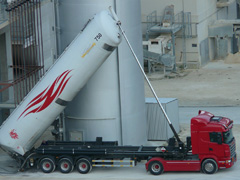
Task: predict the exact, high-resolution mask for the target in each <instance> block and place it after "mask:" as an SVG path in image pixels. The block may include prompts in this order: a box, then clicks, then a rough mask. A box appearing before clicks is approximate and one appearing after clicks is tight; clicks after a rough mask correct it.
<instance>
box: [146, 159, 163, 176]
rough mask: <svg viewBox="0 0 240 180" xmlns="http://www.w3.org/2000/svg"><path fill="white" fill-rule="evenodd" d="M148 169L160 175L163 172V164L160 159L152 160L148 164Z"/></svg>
mask: <svg viewBox="0 0 240 180" xmlns="http://www.w3.org/2000/svg"><path fill="white" fill-rule="evenodd" d="M148 171H149V172H150V173H151V174H153V175H160V174H162V173H163V165H162V163H161V162H159V161H152V162H150V163H149V165H148Z"/></svg>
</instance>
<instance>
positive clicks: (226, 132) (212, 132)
mask: <svg viewBox="0 0 240 180" xmlns="http://www.w3.org/2000/svg"><path fill="white" fill-rule="evenodd" d="M232 127H233V121H232V120H230V119H228V118H225V117H220V116H214V115H213V114H211V113H209V112H206V111H199V114H198V116H196V117H193V118H192V119H191V143H192V154H193V155H198V156H199V160H200V161H201V162H203V161H204V160H205V159H212V160H214V161H215V162H216V164H217V167H218V168H217V169H224V168H230V167H232V166H233V164H234V163H235V162H236V160H237V155H236V144H235V138H234V136H233V133H232Z"/></svg>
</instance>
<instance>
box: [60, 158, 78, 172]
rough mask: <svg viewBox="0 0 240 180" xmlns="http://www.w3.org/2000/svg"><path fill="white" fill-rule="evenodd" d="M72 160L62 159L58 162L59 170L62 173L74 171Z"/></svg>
mask: <svg viewBox="0 0 240 180" xmlns="http://www.w3.org/2000/svg"><path fill="white" fill-rule="evenodd" d="M73 167H74V166H73V163H72V160H71V159H69V158H62V159H61V160H60V161H59V162H58V169H59V171H60V172H62V173H70V172H71V171H72V170H73Z"/></svg>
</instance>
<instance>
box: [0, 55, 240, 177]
mask: <svg viewBox="0 0 240 180" xmlns="http://www.w3.org/2000/svg"><path fill="white" fill-rule="evenodd" d="M238 56H240V54H237V55H231V54H230V55H229V56H228V57H227V58H226V60H225V61H214V62H210V63H209V64H207V65H206V66H205V67H203V68H201V69H195V70H184V71H181V72H179V73H172V74H169V75H168V76H167V78H162V75H161V74H151V75H149V77H150V79H151V83H152V85H153V87H154V88H155V90H156V92H157V94H158V96H159V97H171V98H173V97H174V98H177V99H178V100H179V105H180V109H179V111H181V110H182V111H183V113H179V114H180V127H181V132H180V138H181V139H183V140H184V139H185V137H186V136H189V135H190V126H189V123H188V121H185V120H182V119H183V118H186V117H187V116H191V115H192V114H195V111H196V109H198V108H199V107H201V109H202V108H204V107H205V108H207V107H208V108H209V109H211V110H214V108H218V107H220V106H221V108H223V109H225V112H224V113H225V114H226V115H227V114H229V113H234V114H235V111H236V109H237V111H238V110H239V107H240V78H239V77H240V57H238ZM145 94H146V97H153V96H152V94H151V92H150V89H149V88H148V87H147V85H146V84H145ZM188 106H189V107H190V108H188ZM192 107H194V108H193V109H191V108H192ZM189 109H190V111H191V112H189ZM193 111H194V112H193ZM216 111H217V112H223V111H222V110H221V109H220V110H219V109H216ZM237 113H239V112H237ZM220 115H221V114H220ZM181 117H183V118H181ZM234 117H237V116H236V115H235V116H234ZM187 119H190V118H189V117H188V118H187ZM237 119H238V117H237ZM233 132H234V136H235V138H236V142H237V143H236V144H237V153H238V159H239V154H240V144H239V143H238V142H239V139H240V120H237V123H235V124H234V128H233ZM239 169H240V161H238V162H237V163H236V164H235V165H234V166H233V167H232V168H230V169H224V170H221V171H219V172H218V173H216V174H214V175H211V176H209V175H206V174H203V173H200V172H164V173H163V174H162V175H161V176H152V175H150V174H149V173H147V172H146V170H145V168H144V163H139V165H138V166H137V167H134V168H95V169H93V171H92V172H91V173H89V174H87V175H81V174H79V173H78V172H77V171H76V170H75V171H73V172H72V173H70V174H62V173H60V172H57V171H55V172H54V173H51V174H44V173H42V172H40V171H38V170H36V169H33V170H30V171H26V172H16V170H17V164H16V162H15V161H14V160H11V159H10V157H9V156H7V155H6V154H4V153H3V152H0V179H6V180H7V179H35V180H38V179H39V180H40V179H52V180H54V179H79V178H81V179H88V180H91V179H104V180H106V179H109V180H110V179H114V180H116V179H125V180H126V179H129V180H133V179H161V180H176V179H177V180H192V179H194V180H205V179H209V178H211V179H212V180H219V179H233V180H238V179H240V178H239V177H240V176H239Z"/></svg>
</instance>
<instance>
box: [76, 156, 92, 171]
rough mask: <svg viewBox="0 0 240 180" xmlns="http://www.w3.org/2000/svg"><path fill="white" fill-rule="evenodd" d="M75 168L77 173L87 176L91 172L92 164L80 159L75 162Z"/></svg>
mask: <svg viewBox="0 0 240 180" xmlns="http://www.w3.org/2000/svg"><path fill="white" fill-rule="evenodd" d="M76 168H77V170H78V172H79V173H81V174H87V173H88V172H90V171H91V170H92V164H91V163H90V161H89V160H88V159H85V158H82V159H79V160H78V161H77V163H76Z"/></svg>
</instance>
